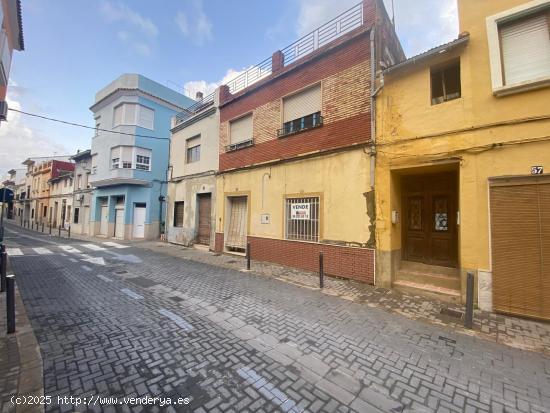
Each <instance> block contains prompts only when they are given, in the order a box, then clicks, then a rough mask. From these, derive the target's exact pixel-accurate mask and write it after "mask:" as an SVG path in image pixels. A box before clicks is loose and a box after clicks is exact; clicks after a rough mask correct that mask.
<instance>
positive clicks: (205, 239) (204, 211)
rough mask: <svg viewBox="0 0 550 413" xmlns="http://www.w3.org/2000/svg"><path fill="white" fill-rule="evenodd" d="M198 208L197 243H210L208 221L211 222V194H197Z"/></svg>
mask: <svg viewBox="0 0 550 413" xmlns="http://www.w3.org/2000/svg"><path fill="white" fill-rule="evenodd" d="M197 198H198V208H199V231H198V233H197V243H199V244H204V245H209V244H210V223H211V221H212V220H211V208H212V202H211V201H212V196H211V194H199V195H197Z"/></svg>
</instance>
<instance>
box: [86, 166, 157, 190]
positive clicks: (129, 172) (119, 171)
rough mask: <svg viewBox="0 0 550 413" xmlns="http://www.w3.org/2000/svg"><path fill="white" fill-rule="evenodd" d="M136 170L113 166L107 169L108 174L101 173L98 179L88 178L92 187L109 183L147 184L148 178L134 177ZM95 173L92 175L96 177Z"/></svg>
mask: <svg viewBox="0 0 550 413" xmlns="http://www.w3.org/2000/svg"><path fill="white" fill-rule="evenodd" d="M141 172H142V171H141ZM135 173H136V170H135V169H130V168H114V169H111V170H109V173H108V174H102V175H101V177H100V178H99V179H93V178H92V179H90V183H91V184H92V185H93V186H94V187H98V188H99V187H103V186H111V185H148V184H149V181H148V180H143V179H138V178H136V174H135ZM96 176H97V175H92V177H94V178H95V177H96Z"/></svg>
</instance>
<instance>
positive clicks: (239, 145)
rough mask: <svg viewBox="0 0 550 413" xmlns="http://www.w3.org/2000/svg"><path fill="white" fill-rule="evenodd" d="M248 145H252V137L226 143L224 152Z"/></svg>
mask: <svg viewBox="0 0 550 413" xmlns="http://www.w3.org/2000/svg"><path fill="white" fill-rule="evenodd" d="M249 146H254V139H248V140H246V141H242V142H238V143H232V144H229V145H226V147H225V151H226V152H231V151H236V150H237V149H243V148H248V147H249Z"/></svg>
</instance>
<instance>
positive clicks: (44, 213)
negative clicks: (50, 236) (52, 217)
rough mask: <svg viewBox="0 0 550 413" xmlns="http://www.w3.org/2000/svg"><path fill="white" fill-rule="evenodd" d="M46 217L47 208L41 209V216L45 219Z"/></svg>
mask: <svg viewBox="0 0 550 413" xmlns="http://www.w3.org/2000/svg"><path fill="white" fill-rule="evenodd" d="M46 215H48V207H47V206H45V207H44V209H43V212H42V216H43V217H44V218H45V217H46Z"/></svg>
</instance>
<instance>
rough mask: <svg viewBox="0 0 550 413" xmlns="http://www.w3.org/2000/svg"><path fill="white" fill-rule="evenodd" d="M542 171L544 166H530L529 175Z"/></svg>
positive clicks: (539, 173)
mask: <svg viewBox="0 0 550 413" xmlns="http://www.w3.org/2000/svg"><path fill="white" fill-rule="evenodd" d="M543 173H544V168H543V167H542V166H532V167H531V175H542V174H543Z"/></svg>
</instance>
